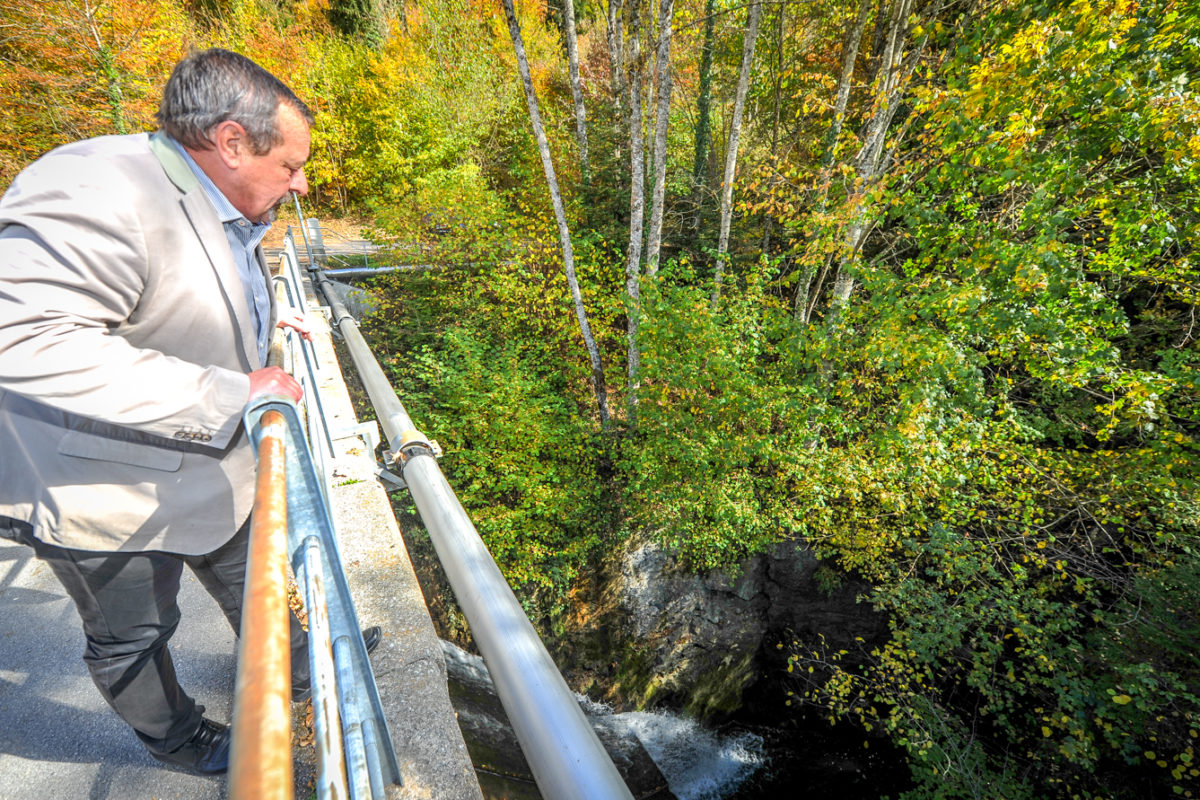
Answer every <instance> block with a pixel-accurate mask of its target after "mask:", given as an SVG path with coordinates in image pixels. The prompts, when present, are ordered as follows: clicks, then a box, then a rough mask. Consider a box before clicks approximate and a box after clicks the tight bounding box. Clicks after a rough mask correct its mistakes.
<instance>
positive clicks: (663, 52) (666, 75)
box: [646, 0, 675, 275]
mask: <svg viewBox="0 0 1200 800" xmlns="http://www.w3.org/2000/svg"><path fill="white" fill-rule="evenodd" d="M674 17H675V0H660V3H659V8H658V53H657V56H656V58H655V74H657V75H658V107H657V109H656V110H655V112H654V114H655V116H654V195H653V197H652V198H651V200H650V233H649V235H648V237H647V243H646V274H647V275H654V274H655V273H657V272H658V257H659V253H660V252H661V250H662V224H663V200H664V198H665V196H666V183H667V128H668V126H669V125H670V121H671V24H672V22H673V20H674Z"/></svg>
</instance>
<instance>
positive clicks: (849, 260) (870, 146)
mask: <svg viewBox="0 0 1200 800" xmlns="http://www.w3.org/2000/svg"><path fill="white" fill-rule="evenodd" d="M912 5H913V0H896V2H895V3H894V4H893V5H892V7H891V15H890V18H889V20H888V27H887V32H886V34H885V37H884V39H885V42H884V48H883V52H882V53H881V54H880V56H879V61H878V65H879V66H878V69H877V72H876V76H875V81H874V87H875V98H874V102H873V107H872V113H871V117H870V119H869V120H868V121H867V126H866V131H865V134H864V136H863V144H862V147H861V149H860V150H859V151H858V155H857V156H856V157H855V159H854V175H855V184H856V185H855V189H854V197H853V198H852V202H854V203H855V204H857V208H856V210H855V214H854V218H853V220H852V221H851V223H850V225H849V227H848V228H847V229H846V234H845V236H844V237H843V247H842V255H841V257H840V259H839V261H838V270H837V277H836V278H835V279H834V284H833V296H832V306H833V308H834V309H835V310H837V309H840V308H841V307H842V306H844V305H845V304H846V302H847V301H848V300H849V299H850V294H851V292H853V291H854V276H853V275H852V274H851V270H850V268H851V267H852V266H853V264H854V263H855V262H856V261H857V260H858V255H859V251H860V249H861V248H862V245H863V242H864V241H865V240H866V236H867V233H868V232H869V230H870V228H871V226H872V225H873V222H872V220H871V218H870V215H871V209H870V208H868V207H867V206H866V205H864V204H863V202H862V201H863V197H864V195H865V194H866V192H867V190H868V189H869V188H870V187H871V186H872V185H873V184H874V183H875V182H876V181H878V180H879V177H880V176H881V175H883V174H884V173H885V172H886V171H887V164H888V161H889V160H890V159H889V158H888V157H885V154H884V143H885V141H886V139H887V132H888V128H889V127H891V124H892V120H893V119H895V117H896V112H897V110H899V108H900V97H901V95H902V94H903V92H904V90H905V89H906V88H907V85H908V80H909V78H910V77H911V76H912V73H913V70H914V69H916V66H917V62H918V61H919V60H920V58H921V53H922V52H923V51H924V48H925V42H926V41H927V39H925V38H923V39H922V40H921V42H920V44H918V45H917V46H915V47H914V48H913V49H912V51H911V52H910V53H909V54H908V56H907V57H905V55H904V48H905V44H906V42H907V39H908V33H909V31H910V30H911V25H910V23H909V16H910V15H911V13H912ZM936 12H937V8H936V7H935V8H933V9H932V13H935V14H936Z"/></svg>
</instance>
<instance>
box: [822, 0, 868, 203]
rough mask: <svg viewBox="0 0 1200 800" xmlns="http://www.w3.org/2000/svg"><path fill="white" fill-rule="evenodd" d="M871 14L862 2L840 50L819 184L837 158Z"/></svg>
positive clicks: (865, 3)
mask: <svg viewBox="0 0 1200 800" xmlns="http://www.w3.org/2000/svg"><path fill="white" fill-rule="evenodd" d="M870 12H871V0H862V2H861V3H860V4H859V7H858V18H857V19H855V20H854V25H853V26H852V27H851V28H850V32H849V33H848V34H847V35H846V43H845V46H844V47H843V48H842V72H841V75H839V76H838V84H837V97H836V99H835V100H834V103H833V119H832V120H831V121H830V123H829V132H828V133H827V134H826V138H825V154H824V156H823V157H822V159H821V167H822V171H821V184H822V185H824V184H825V183H826V181H828V180H829V168H830V167H831V166H832V165H833V163H834V160H835V159H836V158H837V142H838V137H840V136H841V134H842V124H843V122H844V121H845V119H846V106H847V105H849V103H850V85H851V83H852V82H853V80H854V64H855V62H856V61H857V60H858V48H859V45H860V43H861V42H862V35H863V31H864V30H866V27H867V16H868V15H869V14H870Z"/></svg>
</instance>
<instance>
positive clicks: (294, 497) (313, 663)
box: [243, 397, 401, 800]
mask: <svg viewBox="0 0 1200 800" xmlns="http://www.w3.org/2000/svg"><path fill="white" fill-rule="evenodd" d="M275 417H280V418H281V419H282V420H283V424H282V425H279V424H272V425H268V424H267V423H266V422H264V420H266V419H268V418H270V419H271V420H274V419H275ZM243 420H244V424H245V427H246V430H247V431H248V432H249V434H250V438H251V440H252V441H253V442H254V444H255V446H256V447H259V446H261V442H262V441H263V437H264V436H266V435H268V433H272V434H273V433H274V431H275V429H276V428H282V438H283V441H284V442H285V444H286V447H285V448H283V453H284V457H285V458H286V464H287V466H286V473H285V474H286V492H285V493H284V494H285V500H284V502H285V504H286V508H287V522H286V532H287V533H286V541H287V552H288V553H290V554H291V561H292V568H293V570H294V571H295V573H296V580H297V582H298V583H299V584H300V585H301V587H303V589H304V591H305V599H306V601H307V602H308V607H309V608H308V610H309V623H310V624H309V653H310V656H309V658H310V680H311V681H312V684H311V685H312V689H313V698H314V701H313V715H314V718H315V719H314V724H315V726H316V727H317V735H318V737H319V742H318V748H319V751H320V752H321V753H322V754H321V762H322V766H321V776H320V780H319V783H318V785H317V787H316V788H317V797H318V798H319V800H332V798H339V800H341V799H342V798H346V797H347V796H349V797H351V798H354V799H355V800H368V798H370V799H371V800H383V798H384V797H385V796H386V792H387V791H388V789H387V787H390V786H393V785H395V786H399V785H401V777H400V766H399V763H398V761H397V760H396V753H395V750H394V748H393V747H392V741H391V736H390V734H389V733H388V730H387V721H386V719H385V717H384V713H383V706H382V703H381V701H380V699H379V692H378V689H377V688H376V685H375V676H374V674H373V673H372V672H371V664H370V661H369V660H368V657H367V651H366V646H365V644H364V642H363V639H362V635H361V633H360V631H359V624H358V617H357V615H356V613H355V611H354V603H353V600H352V598H351V595H350V587H349V584H348V582H347V580H346V575H345V572H344V570H343V569H342V564H341V557H340V555H339V553H338V546H337V540H336V537H335V536H334V529H333V519H332V516H331V514H330V509H329V504H328V502H327V501H326V500H325V497H324V494H323V492H322V489H323V480H322V479H321V478H320V477H319V476H318V474H317V471H316V466H315V464H314V463H313V459H312V454H311V452H310V449H309V446H308V442H307V440H306V437H305V431H304V426H303V424H302V422H301V420H300V413H299V411H298V409H297V408H296V406H295V404H294V403H292V402H291V400H290V399H288V398H283V397H263V398H259V399H256V400H253V401H251V402H250V403H248V404H247V406H246V410H245V412H244V413H243ZM272 480H274V481H276V482H278V481H279V480H280V476H279V475H278V474H276V475H274V476H273V477H272ZM277 538H281V537H277ZM322 595H323V598H322ZM326 615H327V616H326ZM282 630H283V631H284V632H285V634H286V632H287V619H286V617H285V618H284V621H283V626H282ZM331 642H332V644H331ZM330 653H332V659H330ZM330 661H332V665H331V663H330ZM283 669H285V670H286V671H287V672H288V674H290V668H288V667H284V668H283ZM290 694H291V693H290V690H289V691H288V692H287V696H288V699H289V701H290ZM339 720H340V721H339ZM367 725H370V726H371V727H372V730H374V731H375V732H376V735H374V736H372V737H371V738H370V741H369V746H370V747H371V748H374V749H373V750H371V751H369V752H367V753H365V757H364V753H363V749H364V747H365V745H364V744H363V743H364V741H365V740H364V737H363V735H362V732H361V731H362V729H363V728H364V727H366V726H367ZM339 738H340V740H341V741H340V742H338V741H337V740H338V739H339ZM289 742H290V740H289ZM284 752H286V753H287V754H288V763H289V765H290V763H291V760H290V744H287V745H285V747H284ZM338 762H344V763H345V767H344V769H345V777H344V778H341V779H339V777H338V775H337V772H338V769H339V767H338ZM368 773H369V774H368ZM347 784H349V785H350V787H351V792H350V793H347V791H346V786H347ZM362 786H366V787H367V790H366V792H365V793H364V792H362V791H356V790H355V787H362ZM246 796H247V797H253V796H256V795H253V794H251V795H246Z"/></svg>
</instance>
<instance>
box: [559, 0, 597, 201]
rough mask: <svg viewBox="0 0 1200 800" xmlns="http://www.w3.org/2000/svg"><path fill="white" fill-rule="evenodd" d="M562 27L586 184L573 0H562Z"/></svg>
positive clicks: (585, 141)
mask: <svg viewBox="0 0 1200 800" xmlns="http://www.w3.org/2000/svg"><path fill="white" fill-rule="evenodd" d="M564 2H565V5H564V7H563V17H564V19H563V22H564V25H563V28H564V29H565V30H566V40H567V63H568V64H569V65H570V69H571V97H572V98H574V100H575V136H576V138H577V139H578V140H579V171H580V175H581V176H582V177H583V183H584V185H585V186H586V185H587V184H588V183H590V182H591V168H590V167H589V165H588V135H587V114H586V113H585V111H584V107H583V83H582V81H581V80H580V78H579V43H578V41H577V40H576V38H575V0H564Z"/></svg>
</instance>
